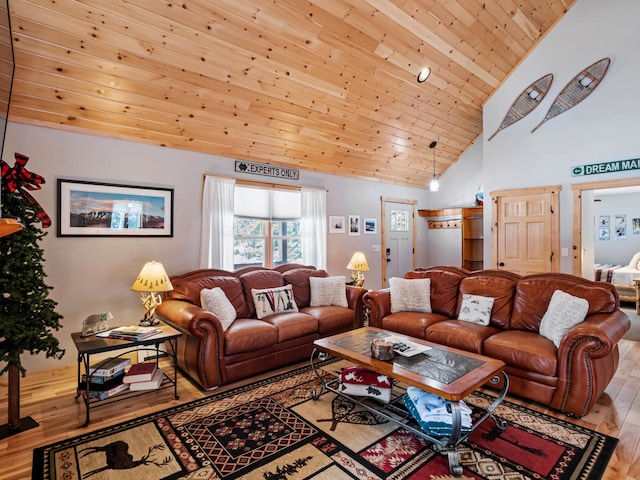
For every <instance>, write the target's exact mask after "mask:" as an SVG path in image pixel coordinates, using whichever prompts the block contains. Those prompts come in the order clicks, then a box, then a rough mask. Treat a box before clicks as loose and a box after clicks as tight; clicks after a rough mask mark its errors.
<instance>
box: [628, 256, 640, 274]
mask: <svg viewBox="0 0 640 480" xmlns="http://www.w3.org/2000/svg"><path fill="white" fill-rule="evenodd" d="M638 263H640V252H638V253H636V254H635V255H634V256H633V257H632V258H631V261H630V262H629V266H630V267H631V268H635V269H636V270H637V269H638Z"/></svg>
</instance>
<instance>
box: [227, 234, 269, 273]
mask: <svg viewBox="0 0 640 480" xmlns="http://www.w3.org/2000/svg"><path fill="white" fill-rule="evenodd" d="M264 246H265V241H264V240H262V239H254V240H242V239H236V240H235V241H234V242H233V268H234V269H238V268H241V267H246V266H249V265H259V266H262V265H264Z"/></svg>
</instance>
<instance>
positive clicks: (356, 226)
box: [349, 215, 360, 235]
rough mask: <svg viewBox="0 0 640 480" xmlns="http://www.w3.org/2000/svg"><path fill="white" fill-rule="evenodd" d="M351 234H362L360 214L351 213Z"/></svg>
mask: <svg viewBox="0 0 640 480" xmlns="http://www.w3.org/2000/svg"><path fill="white" fill-rule="evenodd" d="M349 235H360V215H349Z"/></svg>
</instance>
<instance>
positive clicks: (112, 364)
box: [78, 358, 131, 400]
mask: <svg viewBox="0 0 640 480" xmlns="http://www.w3.org/2000/svg"><path fill="white" fill-rule="evenodd" d="M129 365H131V359H130V358H108V359H106V360H103V361H100V362H98V363H96V364H95V365H92V366H91V367H90V368H89V375H88V376H87V374H84V375H82V381H81V382H80V384H79V385H78V394H80V395H82V396H83V397H85V398H91V399H96V400H106V399H107V398H109V397H111V396H113V395H115V394H116V393H120V392H122V391H124V390H127V389H128V388H129V385H128V384H126V383H123V381H122V380H123V378H124V375H125V369H126V368H127V367H128V366H129ZM87 387H88V388H87Z"/></svg>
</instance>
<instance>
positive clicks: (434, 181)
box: [429, 141, 440, 192]
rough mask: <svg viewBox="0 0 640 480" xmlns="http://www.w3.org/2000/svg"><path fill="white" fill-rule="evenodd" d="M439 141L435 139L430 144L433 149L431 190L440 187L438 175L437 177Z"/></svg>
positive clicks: (433, 190) (436, 189)
mask: <svg viewBox="0 0 640 480" xmlns="http://www.w3.org/2000/svg"><path fill="white" fill-rule="evenodd" d="M437 144H438V142H436V141H433V142H431V143H430V144H429V148H430V149H431V150H433V178H431V182H430V183H429V191H430V192H437V191H438V190H439V189H440V182H439V181H438V177H436V145H437Z"/></svg>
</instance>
